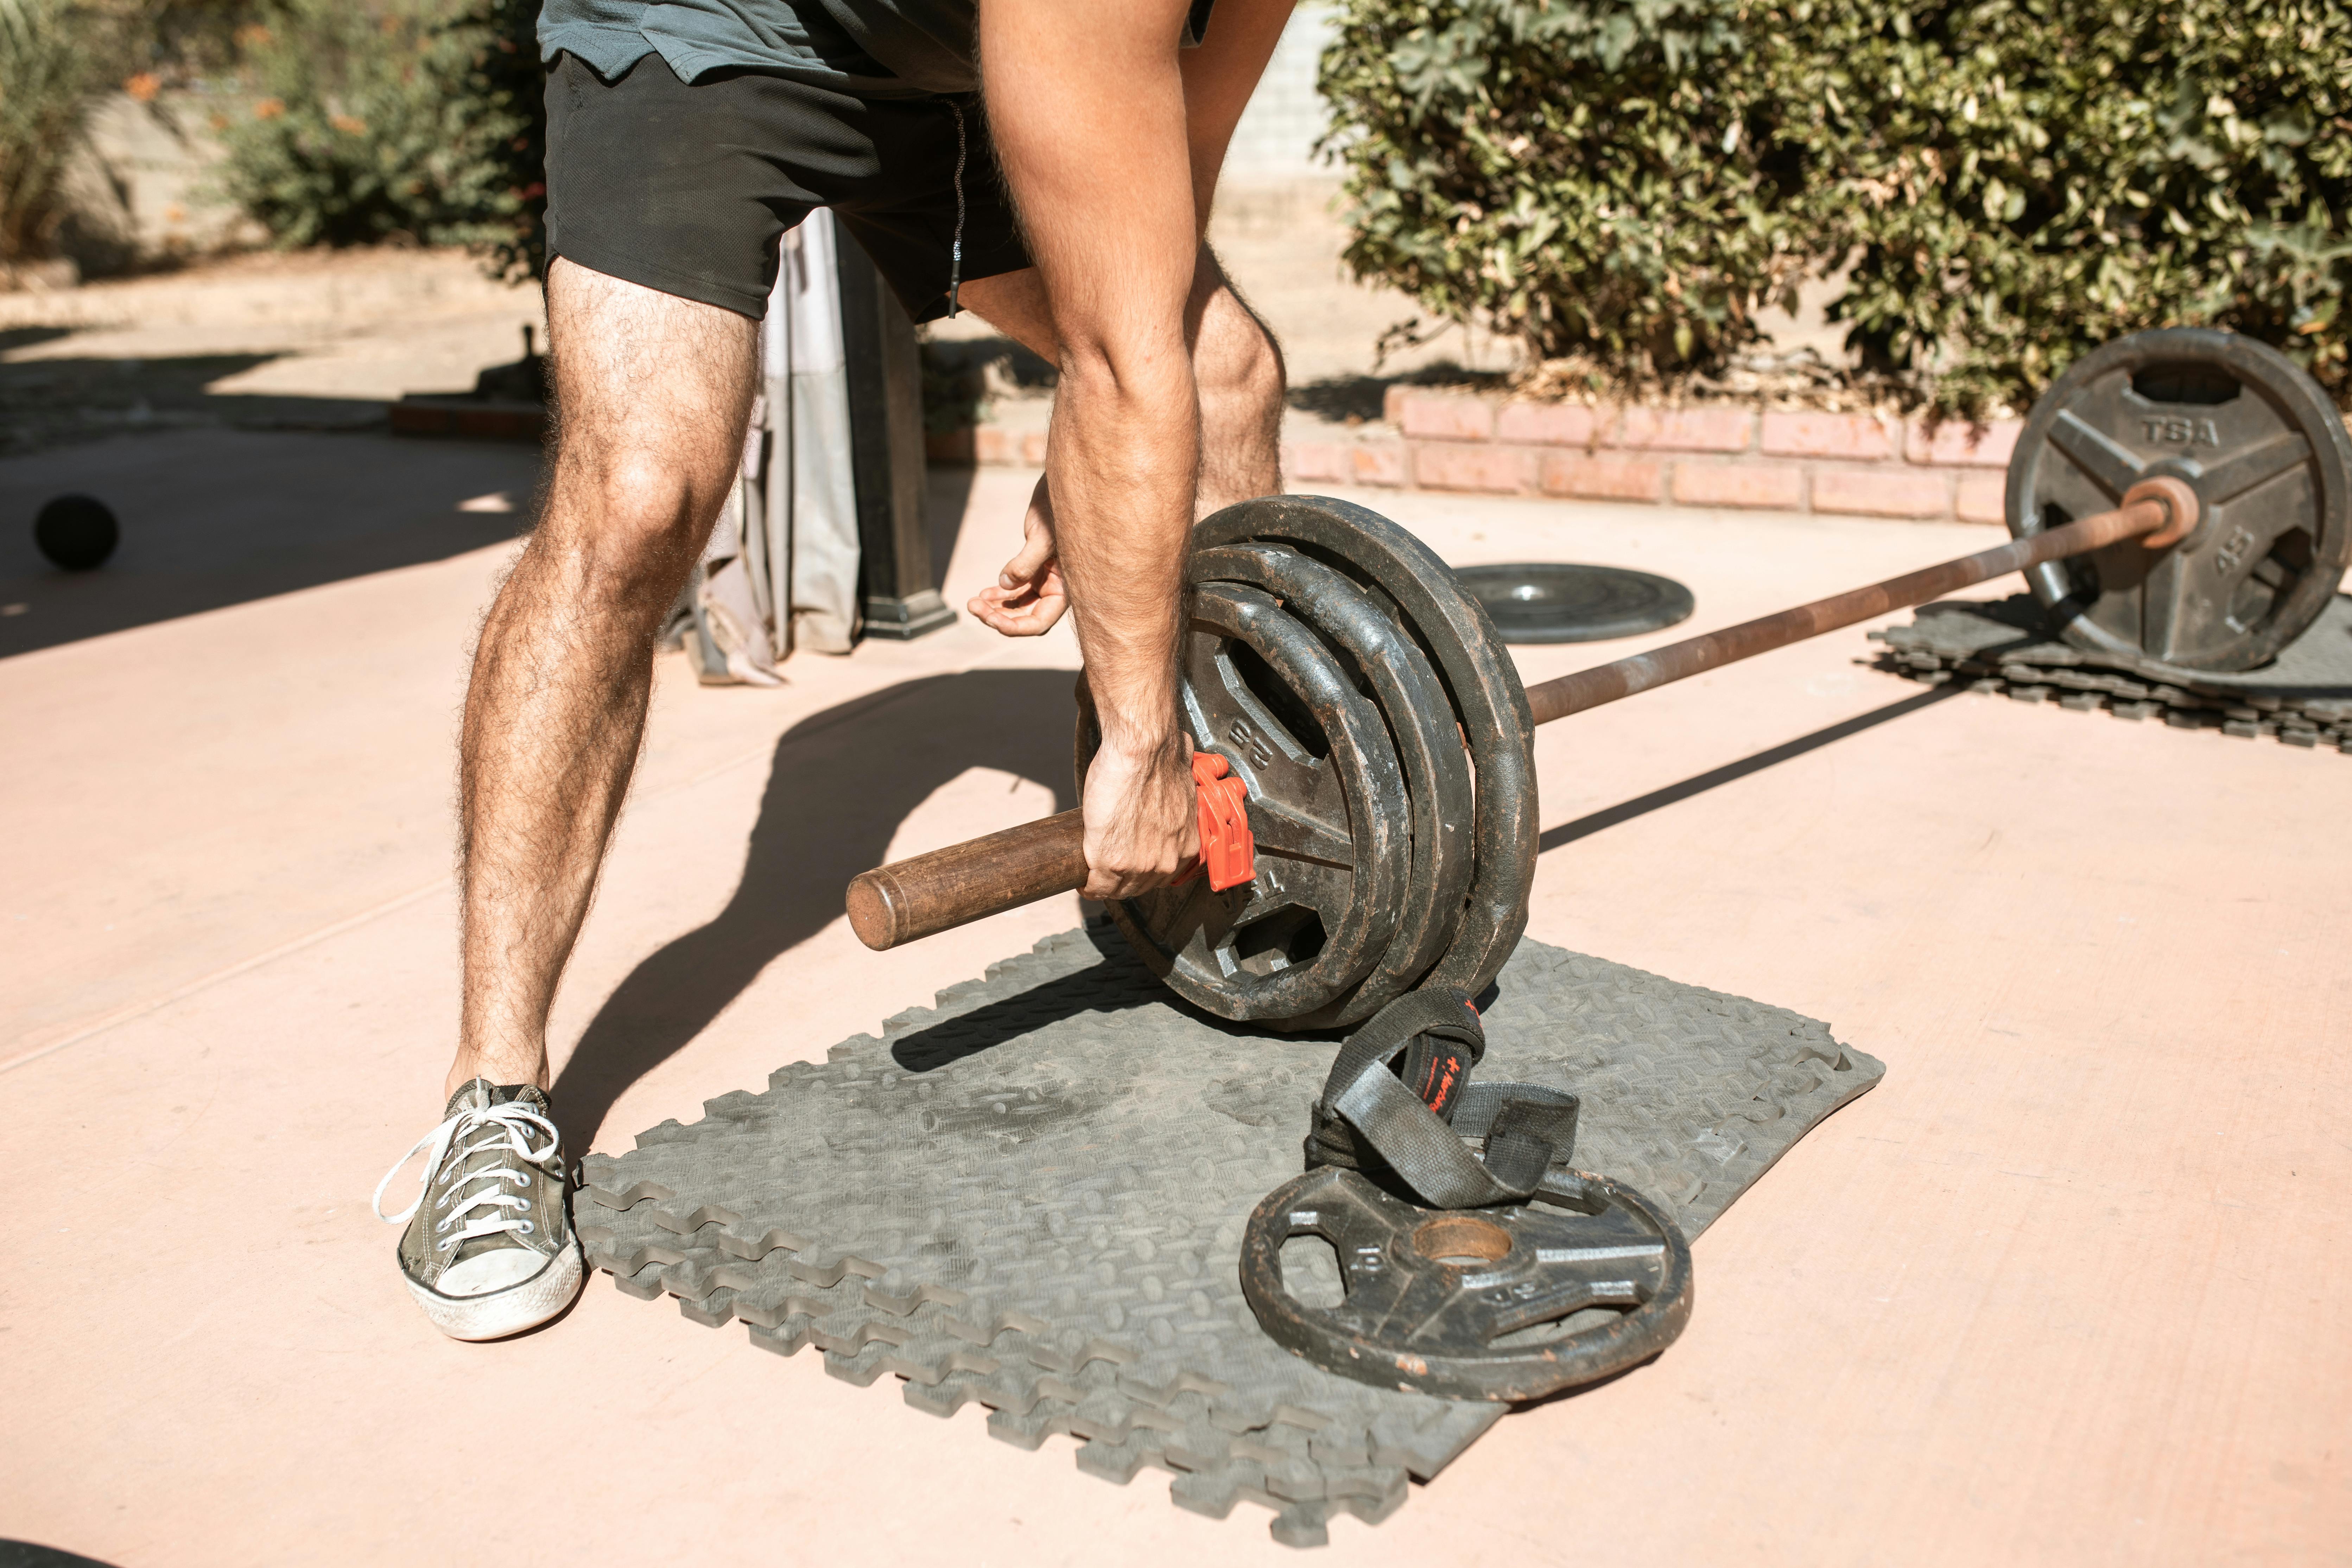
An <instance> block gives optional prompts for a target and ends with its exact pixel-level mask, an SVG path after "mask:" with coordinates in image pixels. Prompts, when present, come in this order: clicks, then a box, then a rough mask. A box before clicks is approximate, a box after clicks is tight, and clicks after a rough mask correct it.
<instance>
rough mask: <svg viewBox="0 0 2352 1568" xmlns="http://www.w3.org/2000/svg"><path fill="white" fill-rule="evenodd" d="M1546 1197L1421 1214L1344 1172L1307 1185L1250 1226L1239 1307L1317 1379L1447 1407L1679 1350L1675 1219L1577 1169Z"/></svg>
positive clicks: (1568, 1381)
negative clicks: (1347, 1381) (1348, 1381)
mask: <svg viewBox="0 0 2352 1568" xmlns="http://www.w3.org/2000/svg"><path fill="white" fill-rule="evenodd" d="M1541 1196H1542V1198H1543V1201H1542V1202H1540V1203H1532V1202H1531V1203H1528V1204H1523V1205H1522V1204H1514V1205H1506V1206H1502V1207H1497V1208H1486V1209H1425V1208H1422V1207H1420V1206H1418V1205H1413V1204H1410V1203H1407V1202H1405V1201H1404V1200H1403V1199H1402V1198H1400V1197H1397V1196H1396V1195H1395V1194H1391V1193H1390V1192H1388V1191H1386V1190H1385V1189H1383V1188H1381V1187H1380V1186H1378V1185H1376V1184H1374V1183H1372V1182H1371V1181H1370V1180H1369V1179H1367V1178H1366V1177H1364V1176H1363V1175H1362V1174H1360V1173H1357V1172H1354V1171H1347V1170H1340V1169H1337V1168H1334V1167H1326V1168H1324V1169H1321V1170H1316V1171H1309V1172H1307V1173H1306V1174H1305V1175H1303V1176H1298V1177H1296V1178H1294V1179H1292V1180H1291V1181H1288V1182H1286V1183H1284V1184H1282V1185H1281V1186H1279V1187H1276V1189H1275V1190H1274V1191H1273V1192H1271V1193H1269V1194H1266V1196H1265V1200H1264V1201H1263V1202H1261V1203H1260V1204H1259V1205H1257V1207H1256V1209H1255V1210H1254V1211H1253V1212H1252V1213H1251V1215H1250V1218H1249V1228H1248V1229H1247V1230H1246V1231H1245V1232H1244V1234H1243V1237H1242V1265H1241V1273H1242V1293H1243V1294H1244V1296H1246V1297H1247V1298H1248V1299H1249V1304H1250V1310H1252V1311H1254V1312H1255V1313H1256V1314H1257V1321H1258V1323H1259V1324H1260V1326H1261V1327H1263V1328H1264V1329H1265V1331H1266V1333H1267V1334H1268V1335H1269V1336H1271V1337H1272V1338H1273V1339H1274V1340H1276V1342H1279V1343H1280V1344H1282V1345H1284V1346H1285V1347H1286V1348H1288V1349H1289V1350H1292V1351H1294V1352H1297V1353H1298V1354H1299V1355H1302V1356H1305V1357H1306V1358H1307V1360H1308V1361H1310V1362H1313V1363H1315V1364H1316V1365H1317V1366H1319V1367H1321V1368H1323V1369H1324V1370H1325V1371H1326V1372H1334V1373H1339V1375H1340V1376H1342V1377H1351V1378H1354V1379H1355V1380H1356V1381H1358V1382H1359V1383H1370V1384H1379V1385H1380V1386H1381V1387H1385V1388H1403V1389H1417V1390H1419V1391H1420V1392H1422V1393H1423V1394H1436V1395H1438V1396H1440V1397H1442V1398H1447V1399H1512V1400H1517V1399H1538V1398H1540V1397H1542V1396H1543V1395H1545V1394H1552V1393H1556V1392H1558V1391H1559V1390H1560V1389H1563V1388H1573V1387H1575V1386H1576V1385H1577V1384H1584V1383H1591V1382H1593V1381H1594V1380H1595V1379H1598V1378H1603V1377H1607V1376H1608V1375H1610V1374H1611V1373H1616V1372H1622V1371H1623V1370H1624V1369H1625V1368H1627V1367H1629V1366H1633V1364H1635V1363H1638V1362H1642V1361H1644V1360H1646V1359H1648V1358H1649V1357H1651V1356H1653V1355H1655V1354H1656V1353H1657V1352H1660V1351H1662V1350H1664V1349H1665V1347H1666V1346H1667V1345H1669V1344H1671V1343H1673V1342H1674V1340H1675V1336H1676V1335H1677V1334H1679V1333H1681V1332H1682V1331H1683V1325H1684V1324H1685V1322H1687V1321H1689V1319H1690V1309H1691V1258H1690V1247H1689V1245H1688V1244H1687V1243H1685V1241H1684V1240H1683V1237H1682V1232H1681V1231H1680V1230H1678V1229H1677V1228H1675V1223H1674V1221H1672V1220H1671V1219H1668V1218H1667V1217H1666V1216H1665V1215H1664V1214H1662V1213H1660V1212H1659V1211H1658V1210H1657V1209H1655V1208H1654V1207H1653V1206H1651V1205H1650V1204H1649V1203H1648V1202H1647V1201H1646V1200H1644V1199H1643V1197H1642V1196H1641V1195H1640V1194H1637V1193H1634V1192H1633V1191H1632V1190H1631V1189H1630V1188H1627V1187H1622V1186H1620V1185H1618V1184H1616V1183H1615V1182H1612V1181H1610V1180H1609V1179H1608V1178H1606V1177H1604V1176H1595V1175H1590V1174H1587V1173H1583V1172H1568V1171H1559V1170H1555V1171H1554V1172H1553V1173H1551V1175H1550V1176H1549V1177H1548V1178H1546V1184H1545V1187H1544V1189H1543V1192H1542V1194H1541ZM1314 1238H1319V1240H1320V1242H1321V1243H1325V1244H1328V1246H1329V1247H1330V1248H1331V1250H1332V1252H1335V1253H1336V1254H1338V1262H1337V1268H1336V1270H1335V1269H1334V1268H1333V1265H1332V1260H1331V1259H1330V1258H1328V1257H1324V1256H1321V1255H1319V1254H1316V1253H1313V1252H1311V1251H1310V1250H1309V1249H1311V1248H1313V1247H1316V1246H1317V1245H1318V1241H1317V1240H1316V1239H1314ZM1294 1243H1297V1248H1296V1249H1295V1250H1294V1249H1293V1244H1294ZM1302 1255H1303V1256H1302ZM1310 1265H1311V1266H1310Z"/></svg>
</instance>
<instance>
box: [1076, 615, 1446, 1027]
mask: <svg viewBox="0 0 2352 1568" xmlns="http://www.w3.org/2000/svg"><path fill="white" fill-rule="evenodd" d="M1182 658H1183V664H1184V669H1183V678H1184V687H1183V701H1184V715H1183V717H1184V727H1185V729H1186V730H1187V731H1190V732H1191V734H1192V743H1193V744H1194V745H1195V746H1196V747H1199V748H1200V749H1201V750H1203V751H1211V752H1218V753H1220V754H1221V755H1223V756H1224V757H1225V758H1226V759H1227V760H1228V761H1229V762H1231V763H1233V764H1234V768H1235V770H1236V771H1237V772H1239V773H1241V774H1242V776H1243V778H1244V780H1246V781H1247V782H1248V784H1249V786H1250V792H1249V794H1250V801H1249V806H1250V809H1249V817H1250V831H1251V833H1252V835H1253V836H1254V837H1255V838H1256V839H1257V876H1256V878H1255V879H1254V880H1252V881H1249V882H1245V883H1244V884H1242V885H1241V886H1240V887H1237V888H1228V889H1225V890H1224V891H1223V892H1215V891H1213V890H1212V889H1210V887H1209V884H1208V881H1207V879H1205V878H1203V879H1195V880H1193V881H1190V882H1185V883H1181V884H1179V885H1177V886H1174V887H1169V888H1160V889H1155V890H1153V891H1151V892H1149V893H1146V894H1144V895H1142V896H1141V897H1140V898H1134V899H1120V900H1116V901H1114V902H1113V903H1112V904H1111V906H1110V912H1111V918H1112V919H1113V920H1114V921H1117V922H1118V927H1119V929H1120V931H1123V932H1124V933H1125V934H1126V936H1127V938H1128V940H1129V942H1132V943H1133V944H1134V946H1135V948H1136V950H1137V952H1139V953H1140V954H1141V955H1142V957H1143V961H1144V962H1145V963H1148V964H1150V966H1151V967H1152V969H1153V970H1154V971H1155V972H1156V973H1159V974H1160V976H1161V977H1162V978H1164V979H1165V980H1166V981H1167V982H1168V984H1169V986H1170V987H1171V989H1172V990H1174V991H1175V992H1176V994H1178V995H1180V996H1182V997H1183V998H1184V999H1185V1000H1186V1001H1188V1002H1191V1003H1192V1004H1193V1005H1196V1006H1198V1007H1201V1008H1203V1009H1205V1010H1206V1011H1208V1012H1211V1013H1213V1014H1215V1015H1216V1016H1219V1017H1221V1018H1232V1019H1236V1020H1239V1019H1246V1018H1269V1019H1291V1018H1305V1017H1308V1016H1313V1015H1315V1014H1316V1013H1318V1011H1319V1010H1320V1009H1323V1008H1326V1007H1328V1006H1329V1005H1331V1004H1332V1003H1333V1002H1334V1001H1336V1000H1337V999H1338V998H1339V996H1340V994H1342V993H1343V992H1345V991H1346V990H1347V989H1348V988H1349V986H1351V985H1353V984H1355V983H1356V982H1357V981H1359V980H1360V979H1362V978H1363V977H1364V975H1365V974H1366V973H1369V972H1370V970H1371V968H1372V966H1373V965H1374V964H1375V963H1379V962H1380V959H1381V954H1382V953H1384V952H1387V950H1388V943H1389V939H1390V937H1391V936H1392V935H1393V934H1395V931H1396V924H1397V911H1398V910H1399V909H1400V908H1401V907H1402V904H1403V902H1404V899H1405V892H1406V889H1405V882H1406V878H1407V874H1408V872H1409V870H1410V859H1411V857H1410V838H1411V832H1412V823H1411V816H1410V814H1409V813H1408V811H1407V810H1406V807H1405V789H1404V779H1403V776H1402V773H1401V772H1400V771H1399V769H1398V766H1397V758H1396V748H1395V747H1394V746H1392V745H1391V744H1390V742H1389V736H1388V730H1387V727H1386V726H1385V725H1384V724H1382V723H1381V716H1380V713H1379V712H1378V711H1377V710H1375V709H1374V708H1373V706H1372V704H1371V703H1370V701H1369V700H1367V699H1366V698H1365V697H1364V696H1363V694H1362V693H1360V692H1359V691H1358V690H1357V689H1356V688H1355V684H1354V682H1353V681H1352V680H1350V679H1349V677H1348V675H1347V673H1346V672H1345V671H1344V670H1342V669H1341V668H1340V665H1339V660H1338V659H1337V658H1335V657H1333V655H1332V653H1331V651H1330V650H1329V649H1328V648H1327V647H1325V646H1324V645H1323V643H1322V641H1321V640H1320V639H1319V638H1318V637H1316V635H1315V634H1314V633H1313V632H1312V631H1310V630H1308V629H1307V626H1304V625H1303V624H1301V623H1300V622H1299V621H1298V620H1297V618H1296V617H1294V616H1291V615H1289V614H1288V613H1287V612H1286V611H1285V610H1284V609H1283V607H1282V606H1281V605H1277V604H1276V602H1275V601H1274V600H1273V599H1272V598H1271V597H1269V596H1268V595H1265V594H1263V593H1261V592H1259V591H1258V590H1257V589H1255V588H1251V587H1247V586H1244V585H1243V584H1234V583H1204V584H1200V585H1199V586H1198V587H1196V588H1195V589H1194V590H1193V591H1192V621H1191V623H1190V625H1189V626H1187V628H1186V630H1185V635H1184V644H1183V649H1182ZM1098 744H1099V731H1098V730H1097V725H1096V722H1095V716H1094V710H1093V706H1092V704H1091V702H1090V701H1089V700H1086V699H1085V698H1083V697H1082V699H1081V700H1080V704H1079V722H1078V736H1077V772H1078V780H1079V788H1080V792H1081V794H1083V792H1084V789H1085V781H1086V772H1087V765H1088V763H1091V762H1092V761H1093V758H1094V752H1095V749H1096V747H1097V745H1098Z"/></svg>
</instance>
